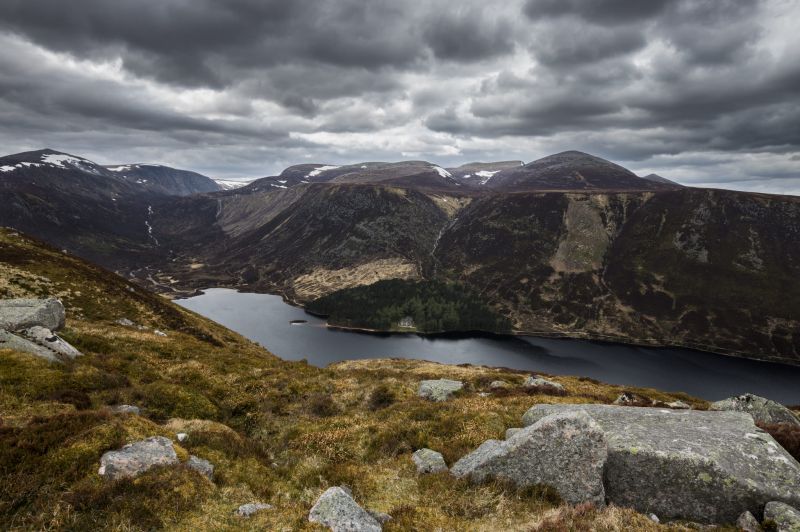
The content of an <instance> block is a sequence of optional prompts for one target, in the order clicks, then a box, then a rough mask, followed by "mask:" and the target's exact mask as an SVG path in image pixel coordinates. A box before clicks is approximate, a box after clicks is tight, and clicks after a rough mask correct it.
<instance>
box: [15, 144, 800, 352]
mask: <svg viewBox="0 0 800 532" xmlns="http://www.w3.org/2000/svg"><path fill="white" fill-rule="evenodd" d="M22 155H24V154H22ZM22 155H19V156H12V157H11V158H8V157H7V158H3V159H0V164H2V165H4V167H9V166H12V164H11V163H14V164H15V165H16V164H21V163H19V162H14V161H18V160H21V159H22V158H23V157H22ZM15 157H16V158H15ZM29 158H30V157H29ZM87 164H88V163H84V166H85V165H87ZM478 168H480V169H478ZM29 171H37V172H43V171H44V169H43V168H41V167H34V168H33V169H32V170H31V169H30V168H29V167H28V166H24V165H23V167H20V168H18V169H15V170H14V171H13V172H6V173H4V174H3V175H2V176H0V177H2V179H0V183H2V193H3V194H4V197H5V198H7V199H8V201H7V202H6V204H7V205H9V206H10V208H8V209H5V210H4V211H3V213H2V214H0V224H2V225H6V226H10V227H15V228H18V229H20V230H23V231H26V232H29V233H31V234H33V235H36V236H38V237H40V238H43V239H44V240H46V241H48V242H50V243H52V244H53V245H56V246H59V247H60V248H63V249H66V250H68V251H69V252H71V253H75V254H77V255H79V256H83V257H86V258H89V259H91V260H93V261H95V262H97V263H99V264H102V265H103V266H105V267H107V268H109V269H112V270H114V271H117V272H118V273H120V274H122V275H125V276H127V277H129V278H130V279H132V280H134V281H136V282H138V283H140V284H142V285H143V286H146V287H148V288H150V289H155V290H157V291H159V292H162V293H164V294H167V295H171V296H180V295H188V294H192V293H195V292H196V290H198V289H204V288H208V287H228V288H236V289H239V290H243V291H252V292H267V293H275V294H279V295H281V296H282V297H284V298H285V299H286V300H288V301H291V302H293V303H297V304H301V305H304V304H308V303H310V302H312V301H314V300H315V299H317V298H319V297H323V296H331V295H332V294H336V293H337V292H338V291H340V290H346V289H351V288H355V287H362V286H367V285H370V284H372V283H375V282H377V281H382V280H390V279H403V280H407V281H418V282H423V281H436V282H442V283H450V284H453V285H455V286H462V287H464V289H465V290H468V291H470V292H474V293H475V294H477V295H478V296H479V297H480V298H481V300H482V301H483V302H484V303H485V304H486V305H488V306H489V307H490V308H491V309H493V311H494V312H496V313H497V314H498V315H501V316H503V317H505V318H507V319H508V320H510V322H511V328H512V329H513V331H514V332H515V333H517V334H527V335H540V336H567V337H573V338H584V339H599V340H605V341H615V342H621V343H631V344H638V345H648V346H676V347H678V346H680V347H689V348H693V349H700V350H704V351H710V352H715V353H722V354H727V355H733V356H740V357H746V358H752V359H757V360H767V361H774V362H781V363H788V364H799V363H800V285H798V283H797V282H796V279H797V278H799V277H800V199H799V198H797V197H794V196H778V195H767V194H756V193H745V192H733V191H725V190H714V189H696V188H687V187H682V186H680V185H676V184H674V183H669V182H664V181H658V180H653V179H644V178H639V177H637V176H636V175H635V174H633V173H632V172H630V171H628V170H626V169H624V168H622V167H620V166H618V165H615V164H613V163H611V162H609V161H605V160H603V159H599V158H597V157H593V156H591V155H587V154H583V153H580V152H564V153H561V154H557V155H554V156H550V157H545V158H544V159H541V160H538V161H534V162H532V163H529V164H519V163H516V162H501V163H496V164H495V163H482V164H480V165H477V166H476V163H474V164H471V165H465V166H464V167H461V168H448V169H445V168H442V167H439V166H436V165H434V164H431V163H427V162H424V161H407V162H403V163H363V164H354V165H349V166H347V165H346V166H335V165H323V164H320V165H299V166H294V167H290V168H287V169H286V170H285V171H284V172H283V173H281V174H280V175H278V176H274V177H267V178H262V179H257V180H255V181H253V182H252V183H250V184H249V185H246V186H244V187H241V188H237V189H233V190H220V191H216V192H203V193H197V194H191V195H179V192H181V191H179V190H178V191H174V192H175V193H174V194H166V193H163V191H162V192H159V191H158V190H155V189H153V188H152V187H139V188H135V185H136V181H135V180H134V181H133V182H131V181H128V180H120V179H119V178H118V177H116V178H115V177H114V176H111V177H109V176H105V175H94V174H92V173H91V172H87V171H84V170H80V168H73V167H70V168H69V169H62V168H57V167H54V168H51V169H50V172H49V173H47V175H46V176H45V177H47V178H48V179H50V180H51V181H52V183H53V184H52V185H51V186H52V187H59V191H60V195H59V198H62V199H59V200H58V201H56V200H54V199H53V198H52V192H51V191H50V189H44V188H32V185H30V184H29V183H30V179H31V178H34V177H35V176H36V175H38V174H31V175H28V174H25V172H29ZM476 172H482V173H483V174H482V176H481V179H480V181H476V180H475V179H474V175H473V174H475V173H476ZM23 174H24V176H27V177H25V179H19V177H23ZM467 176H469V177H467ZM83 180H87V181H88V180H94V181H91V183H92V186H91V187H89V186H88V185H86V186H85V187H84V186H79V185H80V183H82V182H83ZM98 180H102V182H100V181H98ZM64 197H68V198H69V201H68V202H67V201H66V200H64V199H63V198H64ZM76 206H77V207H76ZM76 209H78V210H80V212H81V214H78V213H77V212H75V214H71V213H72V212H74V211H75V210H76ZM34 213H35V216H34ZM332 297H336V296H335V295H334V296H332Z"/></svg>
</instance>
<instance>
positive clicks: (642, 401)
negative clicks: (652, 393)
mask: <svg viewBox="0 0 800 532" xmlns="http://www.w3.org/2000/svg"><path fill="white" fill-rule="evenodd" d="M614 404H615V405H617V406H645V405H649V404H652V401H650V400H648V399H647V398H646V397H642V396H641V395H637V394H635V393H631V392H622V393H621V394H620V395H619V397H617V398H616V399H614Z"/></svg>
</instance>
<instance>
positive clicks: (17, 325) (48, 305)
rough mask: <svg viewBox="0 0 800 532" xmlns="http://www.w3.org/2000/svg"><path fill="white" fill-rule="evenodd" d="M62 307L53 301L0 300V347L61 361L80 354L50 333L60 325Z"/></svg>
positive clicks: (62, 319) (56, 301)
mask: <svg viewBox="0 0 800 532" xmlns="http://www.w3.org/2000/svg"><path fill="white" fill-rule="evenodd" d="M64 319H65V314H64V306H63V305H62V304H61V302H60V301H58V300H57V299H4V300H0V348H3V349H14V350H15V351H22V352H23V353H29V354H31V355H34V356H37V357H40V358H44V359H45V360H49V361H50V362H63V361H65V360H71V359H74V358H75V357H78V356H80V355H81V354H82V353H81V352H80V351H78V350H77V349H75V348H74V347H72V346H71V345H70V344H69V343H68V342H66V341H65V340H63V339H62V338H59V336H58V335H57V334H55V333H54V332H53V331H54V330H58V329H60V328H62V327H63V326H64Z"/></svg>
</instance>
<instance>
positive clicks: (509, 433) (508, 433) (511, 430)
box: [506, 427, 522, 439]
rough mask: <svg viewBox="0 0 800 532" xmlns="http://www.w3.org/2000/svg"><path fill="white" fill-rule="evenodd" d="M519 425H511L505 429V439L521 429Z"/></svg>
mask: <svg viewBox="0 0 800 532" xmlns="http://www.w3.org/2000/svg"><path fill="white" fill-rule="evenodd" d="M521 430H522V429H521V428H520V427H511V428H510V429H506V439H509V438H510V437H511V436H513V435H514V434H516V433H517V432H519V431H521Z"/></svg>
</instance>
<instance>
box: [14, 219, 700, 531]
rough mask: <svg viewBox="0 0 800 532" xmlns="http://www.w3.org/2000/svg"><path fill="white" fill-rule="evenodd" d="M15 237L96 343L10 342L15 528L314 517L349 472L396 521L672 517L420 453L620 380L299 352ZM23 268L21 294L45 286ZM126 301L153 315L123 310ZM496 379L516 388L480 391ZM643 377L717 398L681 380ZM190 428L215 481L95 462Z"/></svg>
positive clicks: (636, 525) (261, 523)
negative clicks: (256, 504)
mask: <svg viewBox="0 0 800 532" xmlns="http://www.w3.org/2000/svg"><path fill="white" fill-rule="evenodd" d="M4 238H6V240H4ZM4 243H5V245H8V239H7V237H4V233H3V231H2V230H0V245H3V244H4ZM14 245H15V246H17V248H20V249H17V253H16V254H15V255H13V256H14V257H16V258H15V259H13V260H11V259H8V258H7V257H8V256H7V255H0V263H3V262H2V261H4V260H5V261H7V262H5V263H3V264H4V265H5V267H6V268H16V269H18V270H21V271H27V270H26V268H34V267H33V266H30V267H29V266H26V264H27V263H26V261H27V260H28V259H29V258H30V257H31V256H36V263H35V270H36V271H35V272H34V273H35V274H36V275H38V276H40V277H47V278H48V279H49V280H50V282H51V283H52V284H50V285H47V290H52V293H69V294H71V295H70V297H69V298H65V303H66V305H67V308H68V313H69V320H68V327H67V329H66V330H65V331H64V336H65V338H66V339H67V340H68V341H70V342H71V343H73V344H74V345H75V346H76V347H78V348H79V349H81V350H82V351H83V352H84V353H85V356H83V357H80V358H78V359H77V360H76V361H74V362H72V363H69V364H64V365H51V364H48V363H46V362H43V361H41V360H37V359H35V358H33V357H31V356H28V355H24V354H20V353H14V352H10V351H0V419H2V421H3V423H2V424H0V528H3V529H14V528H16V529H52V530H59V529H63V530H69V529H72V530H85V529H106V530H141V529H148V528H165V529H170V530H215V531H216V530H238V529H242V528H247V529H253V530H313V529H315V528H314V527H312V526H311V525H310V524H309V523H308V521H307V515H308V511H309V509H310V508H311V506H312V505H313V503H314V501H315V500H316V498H317V497H318V496H319V494H320V493H321V492H322V491H323V490H325V489H326V488H328V487H330V486H333V485H340V484H347V485H349V486H350V487H351V488H352V489H353V492H354V495H355V497H356V499H357V500H358V502H359V503H360V504H362V506H364V507H365V508H370V509H374V510H377V511H382V512H387V513H389V514H390V515H392V516H393V520H392V521H391V522H390V523H389V524H388V525H387V527H386V529H387V530H498V529H508V530H532V529H533V530H554V529H558V527H559V526H560V527H562V528H560V529H561V530H570V529H572V530H650V529H653V530H654V529H656V528H658V527H657V526H656V525H655V524H653V523H651V522H650V521H649V520H648V519H647V518H646V517H644V516H641V515H639V514H636V513H635V512H632V511H630V510H622V509H615V508H609V509H604V510H594V509H586V508H584V509H580V508H578V509H570V508H567V507H563V506H560V505H559V503H558V501H557V499H556V498H554V497H553V494H552V493H550V492H548V491H547V490H528V491H526V492H519V491H517V490H514V489H511V488H509V487H508V486H503V485H500V484H496V483H489V484H485V485H480V486H473V485H470V484H468V483H465V482H460V481H454V480H453V479H452V478H450V477H449V476H448V475H446V474H444V475H432V476H427V477H420V476H418V475H417V474H416V470H415V468H414V467H413V464H412V462H411V460H410V453H411V452H413V451H414V450H416V449H417V448H419V447H421V446H427V447H430V448H433V449H436V450H439V451H440V452H442V453H443V455H444V456H445V459H446V461H447V462H448V463H449V464H451V465H452V463H453V462H454V461H455V460H457V459H458V458H460V457H461V456H463V455H464V454H465V453H467V452H469V451H471V450H472V449H474V448H475V447H477V446H478V445H479V444H480V443H482V442H483V441H485V440H486V439H488V438H502V436H503V433H504V431H505V430H506V429H507V428H509V427H513V426H519V424H520V418H521V416H522V414H523V413H524V412H525V411H526V410H527V409H528V408H530V407H531V406H533V405H534V404H536V403H552V402H597V401H600V402H611V401H613V400H614V399H615V398H616V397H617V396H618V395H619V393H621V391H622V388H621V387H618V386H609V385H605V384H602V383H600V382H597V381H593V380H586V379H581V378H578V377H568V376H557V377H552V378H553V380H555V381H556V382H559V383H560V384H562V385H563V386H564V387H565V389H566V395H565V396H564V397H559V396H555V395H544V394H536V395H528V394H527V393H526V392H525V391H524V390H522V387H521V384H522V382H523V380H524V378H525V376H526V373H524V372H519V371H513V370H506V369H499V368H484V367H473V366H446V365H442V364H435V363H430V362H425V361H412V360H373V361H347V362H341V363H338V364H335V365H333V366H331V367H330V368H327V369H321V368H315V367H311V366H309V365H307V364H305V363H301V362H286V361H282V360H279V359H277V358H276V357H274V356H272V355H271V354H269V353H268V352H266V351H265V350H264V349H262V348H260V347H259V346H257V345H255V344H253V343H251V342H249V341H248V340H246V339H244V338H242V337H241V336H239V335H237V334H235V333H232V332H231V331H229V330H227V329H224V328H222V327H221V326H219V325H216V324H214V323H212V322H209V321H208V320H205V319H203V318H200V317H199V316H196V315H194V314H193V313H191V312H188V311H185V310H182V309H179V308H178V307H175V306H174V305H172V304H169V303H167V302H164V301H163V300H162V299H160V298H156V297H151V296H149V295H147V294H142V293H140V292H137V291H136V290H138V289H133V291H131V289H130V287H129V285H127V284H126V283H124V282H123V281H121V280H119V279H118V278H116V277H114V276H111V275H108V274H105V273H103V272H99V271H97V270H96V269H93V268H92V267H90V266H88V265H86V264H84V263H81V262H80V261H77V260H76V259H74V258H71V257H65V256H63V255H60V254H58V253H56V252H53V251H48V250H47V249H46V248H40V247H39V246H38V245H37V244H35V243H32V242H31V241H23V242H22V243H20V242H19V241H16V242H15V244H14ZM3 249H8V248H3ZM15 249H16V248H15ZM23 284H24V283H23ZM14 286H15V288H14V289H15V290H16V291H17V292H15V293H16V294H19V295H28V294H31V295H46V294H39V293H37V292H26V291H25V290H27V289H26V288H24V287H23V286H20V285H14ZM42 286H43V285H36V286H34V287H33V288H31V289H30V290H39V289H41V287H42ZM78 293H79V294H80V295H77V294H78ZM76 309H80V311H79V312H78V311H77V310H76ZM120 317H128V318H129V319H132V320H134V321H135V322H137V323H139V324H143V325H146V326H147V327H149V329H148V330H137V329H135V328H129V327H123V326H120V325H117V324H116V323H115V320H116V319H117V318H120ZM153 328H158V329H161V330H164V331H166V332H167V334H168V336H167V337H165V338H164V337H158V336H156V335H154V334H153V333H152V329H153ZM425 378H451V379H458V380H462V381H464V382H465V383H466V387H465V388H466V389H465V391H464V393H462V394H461V395H459V396H458V397H457V398H455V399H454V400H452V401H448V402H446V403H437V404H434V403H430V402H427V401H424V400H422V399H420V398H418V397H417V396H416V390H417V386H418V383H419V381H420V380H421V379H425ZM493 380H504V381H506V382H508V383H509V384H510V385H511V386H512V391H511V392H508V393H505V394H501V393H491V394H489V396H487V397H481V396H480V395H478V394H479V392H482V391H487V388H488V384H489V383H490V382H491V381H493ZM68 390H72V391H74V393H73V392H70V393H67V391H68ZM635 391H636V393H639V394H642V395H646V396H647V397H649V398H651V399H658V400H663V401H672V400H674V399H678V398H679V399H682V400H684V401H687V402H690V403H692V404H693V405H695V406H700V407H702V406H704V405H705V403H704V402H703V401H698V400H696V399H693V398H689V397H686V396H683V395H680V394H678V395H674V394H664V393H661V392H657V391H654V390H641V389H636V390H635ZM87 398H88V404H87V401H86V399H87ZM120 403H130V404H137V405H138V406H141V407H142V408H143V410H142V415H141V416H135V415H112V414H110V413H109V411H108V409H107V408H106V406H107V405H113V404H120ZM331 405H333V406H331ZM76 407H79V408H81V410H78V409H77V408H76ZM177 432H186V433H188V434H189V439H188V440H187V441H186V442H184V443H182V444H181V448H179V451H180V454H181V456H183V457H184V458H185V456H186V455H187V454H188V453H192V454H196V455H197V456H200V457H202V458H205V459H208V460H210V461H211V462H212V463H213V464H214V465H215V466H216V471H215V476H214V482H213V483H210V482H208V481H207V480H206V479H205V478H203V477H202V476H200V475H197V474H196V473H194V472H192V471H188V470H186V469H185V468H182V467H175V468H160V469H156V470H153V471H151V472H149V473H148V474H146V475H144V476H143V477H140V478H139V479H137V480H134V481H125V482H119V483H109V482H105V481H104V480H102V479H101V478H100V477H99V476H98V474H97V467H98V465H99V459H100V456H101V455H102V453H103V452H105V451H106V450H109V449H114V448H117V447H119V446H121V445H123V444H124V443H128V442H131V441H135V440H138V439H142V438H145V437H148V436H153V435H164V436H167V437H172V438H175V434H176V433H177ZM252 501H263V502H267V503H270V504H272V505H273V506H274V507H275V508H274V509H273V510H270V511H265V512H260V513H258V514H256V515H255V516H253V517H252V518H251V519H250V520H248V521H246V522H245V521H243V520H242V519H240V518H237V517H235V516H234V515H233V512H234V510H235V509H236V508H237V507H238V506H239V505H240V504H243V503H246V502H252ZM537 527H538V528H537ZM547 527H550V528H547ZM554 527H555V528H554ZM316 529H318V528H316Z"/></svg>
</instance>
